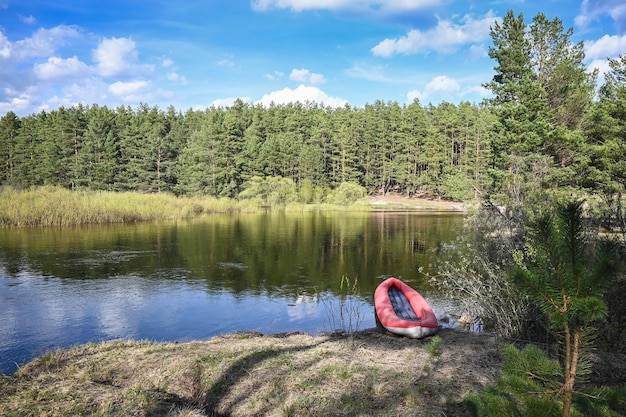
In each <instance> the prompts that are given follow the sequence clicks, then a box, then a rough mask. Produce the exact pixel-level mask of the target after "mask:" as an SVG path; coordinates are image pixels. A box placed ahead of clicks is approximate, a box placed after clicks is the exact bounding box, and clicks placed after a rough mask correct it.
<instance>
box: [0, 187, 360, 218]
mask: <svg viewBox="0 0 626 417" xmlns="http://www.w3.org/2000/svg"><path fill="white" fill-rule="evenodd" d="M348 207H351V209H355V208H356V207H357V205H353V206H348ZM276 209H278V210H285V211H292V212H298V211H302V212H305V211H311V210H317V209H323V210H345V209H346V208H344V207H340V206H333V205H328V204H323V205H306V204H296V203H292V204H288V205H287V206H279V207H269V210H276ZM358 209H359V210H365V209H367V207H366V206H365V205H361V206H359V207H358ZM265 210H268V207H265V206H264V207H260V206H259V205H258V204H256V203H255V202H253V201H252V200H240V201H239V200H233V199H228V198H215V197H210V196H195V197H177V196H175V195H173V194H168V193H159V194H145V193H138V192H109V191H88V190H78V191H71V190H68V189H65V188H60V187H51V186H42V187H31V188H28V189H26V190H17V189H14V188H11V187H0V227H22V226H76V225H81V224H89V223H130V222H139V221H155V220H182V219H190V218H194V217H197V216H200V215H202V214H206V213H231V212H237V213H255V212H261V211H265Z"/></svg>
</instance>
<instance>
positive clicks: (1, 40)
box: [0, 32, 12, 59]
mask: <svg viewBox="0 0 626 417" xmlns="http://www.w3.org/2000/svg"><path fill="white" fill-rule="evenodd" d="M11 48H12V46H11V42H10V41H9V39H8V38H7V37H6V36H4V33H2V32H0V58H4V59H9V58H10V57H11Z"/></svg>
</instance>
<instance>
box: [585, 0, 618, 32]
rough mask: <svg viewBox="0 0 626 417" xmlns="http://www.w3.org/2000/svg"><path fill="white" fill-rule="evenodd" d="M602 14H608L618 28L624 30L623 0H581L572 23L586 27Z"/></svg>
mask: <svg viewBox="0 0 626 417" xmlns="http://www.w3.org/2000/svg"><path fill="white" fill-rule="evenodd" d="M602 16H609V17H610V18H611V19H613V21H614V22H615V24H616V25H617V27H618V28H620V29H621V30H626V4H625V3H624V0H583V2H582V4H581V5H580V13H579V14H578V16H576V18H575V19H574V23H575V24H576V25H577V26H580V27H581V28H583V29H587V28H588V27H589V26H591V25H592V23H593V22H595V21H597V20H599V19H600V18H601V17H602Z"/></svg>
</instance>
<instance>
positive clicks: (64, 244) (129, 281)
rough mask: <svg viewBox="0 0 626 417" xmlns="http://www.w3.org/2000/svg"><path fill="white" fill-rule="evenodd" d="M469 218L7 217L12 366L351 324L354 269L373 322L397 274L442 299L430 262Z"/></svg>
mask: <svg viewBox="0 0 626 417" xmlns="http://www.w3.org/2000/svg"><path fill="white" fill-rule="evenodd" d="M461 222H462V216H460V215H457V214H435V213H426V214H424V213H421V214H418V213H415V212H403V213H399V212H374V213H306V214H284V213H265V214H244V215H214V216H210V217H206V218H203V219H201V220H195V221H190V222H171V223H143V224H134V225H108V226H84V227H77V228H36V229H33V228H29V229H0V372H2V373H5V374H10V373H12V372H14V371H15V369H16V368H17V366H19V365H20V364H22V363H24V362H26V361H28V360H30V359H32V358H33V357H35V356H38V355H41V354H43V353H45V352H46V351H48V350H50V349H54V348H57V347H69V346H72V345H76V344H82V343H87V342H97V341H103V340H111V339H119V338H124V339H129V338H130V339H148V340H156V341H173V340H178V341H186V340H194V339H205V338H208V337H211V336H214V335H216V334H221V333H230V332H234V331H250V330H254V331H260V332H264V333H276V332H286V331H301V332H312V333H317V332H323V331H330V330H334V329H333V327H335V328H337V327H341V326H342V324H341V323H338V322H337V319H336V318H335V317H333V313H332V312H333V311H336V310H335V309H336V308H338V307H337V305H338V303H339V301H340V300H342V299H343V300H345V297H346V294H347V293H349V292H350V291H349V290H348V289H347V288H346V286H345V285H344V286H343V287H342V285H341V283H342V278H344V284H345V280H348V281H349V282H351V283H353V282H354V281H355V280H358V289H359V291H358V294H357V297H353V298H348V301H349V302H350V303H351V306H352V308H353V309H354V308H355V306H356V309H357V310H358V312H359V321H360V323H359V326H360V328H366V327H372V326H374V318H373V305H372V304H373V303H372V297H373V292H374V289H375V288H376V286H377V285H378V284H379V283H380V281H381V279H383V278H384V277H386V276H396V277H398V278H401V279H403V280H405V281H406V282H407V283H409V284H410V285H412V286H413V287H415V288H417V289H419V291H420V292H422V294H424V295H425V296H427V299H428V300H429V302H431V304H432V305H433V307H434V309H435V310H436V312H438V311H437V310H438V307H439V304H438V303H439V300H440V298H441V297H440V295H438V294H436V293H434V292H433V291H432V290H431V288H430V287H429V286H428V283H427V280H426V279H425V275H424V273H433V272H434V268H435V263H436V249H437V248H438V247H440V246H441V245H442V244H444V243H445V242H450V241H451V240H452V239H453V238H454V234H455V228H456V227H457V226H459V225H460V224H461ZM441 305H442V306H443V305H444V302H443V301H441ZM441 308H444V307H441ZM441 308H439V310H441ZM439 313H440V314H442V313H443V312H442V311H439ZM343 326H344V327H345V326H346V324H345V323H344V324H343Z"/></svg>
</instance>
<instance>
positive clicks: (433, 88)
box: [407, 75, 461, 101]
mask: <svg viewBox="0 0 626 417" xmlns="http://www.w3.org/2000/svg"><path fill="white" fill-rule="evenodd" d="M460 90H461V86H460V85H459V83H458V81H456V80H455V79H453V78H450V77H447V76H445V75H439V76H437V77H435V78H433V79H432V80H430V81H429V82H428V84H426V87H425V88H424V91H419V90H413V91H409V92H408V93H407V98H408V100H409V101H413V99H415V98H418V99H420V100H425V99H427V98H430V97H432V96H435V95H441V96H444V97H445V96H450V95H452V94H456V93H458V92H459V91H460Z"/></svg>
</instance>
